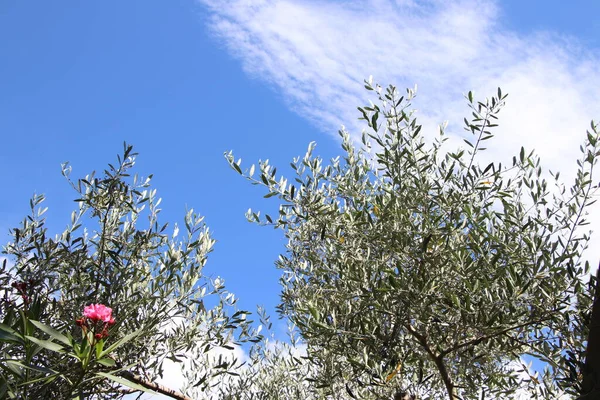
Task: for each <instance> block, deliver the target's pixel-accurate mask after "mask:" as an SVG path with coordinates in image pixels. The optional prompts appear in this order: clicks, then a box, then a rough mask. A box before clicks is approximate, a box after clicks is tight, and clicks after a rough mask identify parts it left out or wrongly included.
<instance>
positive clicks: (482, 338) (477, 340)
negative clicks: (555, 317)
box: [440, 317, 552, 357]
mask: <svg viewBox="0 0 600 400" xmlns="http://www.w3.org/2000/svg"><path fill="white" fill-rule="evenodd" d="M550 319H552V317H546V318H542V319H538V320H535V321H529V322H524V323H522V324H519V325H513V326H511V327H508V328H505V329H502V330H500V331H496V332H494V333H490V334H489V335H484V336H480V337H478V338H475V339H471V340H467V341H466V342H462V343H459V344H457V345H455V346H453V347H450V348H449V349H446V350H444V351H442V352H440V357H444V356H446V355H448V354H450V353H453V352H455V351H457V350H460V349H462V348H463V347H467V346H476V345H478V344H480V343H481V342H485V341H487V340H490V339H493V338H495V337H497V336H501V335H504V334H505V333H507V332H510V331H512V330H515V329H519V328H524V327H526V326H529V325H534V324H539V323H541V322H544V321H548V320H550Z"/></svg>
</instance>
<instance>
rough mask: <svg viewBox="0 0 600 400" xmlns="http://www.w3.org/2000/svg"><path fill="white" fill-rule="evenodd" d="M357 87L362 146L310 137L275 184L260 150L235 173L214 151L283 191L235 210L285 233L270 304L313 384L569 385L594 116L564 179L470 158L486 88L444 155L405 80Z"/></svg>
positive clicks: (529, 164) (480, 135)
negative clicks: (297, 339) (365, 98)
mask: <svg viewBox="0 0 600 400" xmlns="http://www.w3.org/2000/svg"><path fill="white" fill-rule="evenodd" d="M365 87H366V89H367V90H369V91H370V92H371V93H374V95H375V98H376V99H375V100H376V101H375V103H373V102H371V104H370V105H369V106H366V107H360V108H359V109H358V110H359V112H360V116H361V119H362V120H364V121H365V124H366V127H365V128H366V129H365V131H363V135H362V143H355V142H353V140H352V139H351V136H350V134H349V133H347V132H346V131H345V130H344V129H342V131H341V132H340V135H341V138H342V148H343V150H344V153H343V155H342V156H341V157H338V158H334V159H332V160H331V161H330V162H326V161H324V160H323V159H321V158H320V157H318V156H314V155H313V149H314V144H312V143H311V145H310V146H309V149H308V152H307V153H306V155H305V156H304V157H299V158H297V159H295V160H294V162H293V163H291V167H292V168H293V169H294V170H295V173H296V176H295V177H294V178H293V179H291V178H290V179H286V178H285V177H281V176H279V175H277V172H276V169H275V168H274V167H273V166H271V165H270V164H269V163H268V161H261V162H259V164H258V168H255V166H252V167H251V168H249V169H248V170H247V171H246V172H244V171H243V170H242V168H241V166H240V164H241V161H240V160H238V161H236V160H235V158H234V156H233V154H231V153H227V154H226V158H227V159H228V161H229V162H230V165H231V166H232V167H233V168H234V169H235V170H236V171H238V172H239V173H240V174H244V175H245V176H246V177H247V178H248V179H249V180H250V181H251V182H252V183H253V184H257V185H262V186H264V187H265V188H266V189H267V194H266V195H265V197H274V196H276V197H278V198H279V199H280V201H281V205H280V208H279V214H278V215H276V216H270V215H264V217H261V216H260V213H255V212H252V211H249V213H248V218H249V219H250V220H251V221H256V222H258V223H261V224H265V225H274V226H275V227H276V228H279V229H281V230H282V231H283V232H284V234H285V236H286V238H287V240H288V243H287V251H286V253H285V254H282V255H281V256H280V257H279V259H278V261H277V262H276V264H277V266H278V267H279V268H280V269H281V270H282V271H283V272H282V278H281V284H282V286H283V291H282V295H281V299H282V303H281V306H280V311H281V313H282V315H284V316H286V317H289V319H290V321H291V322H292V323H293V324H295V326H296V327H297V328H298V330H299V332H300V333H301V335H302V338H303V340H304V341H305V342H306V345H307V357H308V358H309V359H310V362H311V363H312V365H313V366H314V367H315V368H317V369H318V371H319V372H318V374H317V375H315V379H316V380H317V381H316V383H315V384H316V386H317V387H320V388H324V390H325V392H324V393H325V395H330V396H335V395H336V393H338V392H339V388H340V387H342V388H343V389H344V391H345V393H346V394H347V395H348V396H350V397H354V398H379V397H377V396H378V395H375V394H374V395H372V396H370V397H369V396H367V394H366V392H364V390H365V388H379V389H385V390H387V393H388V394H389V396H388V398H390V396H392V395H393V394H394V393H396V395H397V397H401V396H400V394H399V393H405V394H407V395H411V396H415V397H418V398H430V399H439V398H442V397H446V398H448V399H450V400H457V399H475V398H484V397H485V398H489V397H490V396H491V397H492V398H517V397H518V396H520V395H522V394H523V393H524V392H526V393H528V395H530V396H534V397H539V398H558V396H559V395H560V393H564V392H566V393H575V392H576V390H577V387H578V386H577V385H579V384H580V382H579V381H578V380H580V377H578V375H577V371H575V374H573V372H574V371H573V368H572V367H573V365H575V364H574V363H573V362H569V360H571V361H572V358H573V357H569V356H568V354H570V355H571V356H573V355H575V356H577V354H579V355H580V354H581V353H582V351H583V344H584V341H585V340H586V335H587V331H586V327H585V324H584V323H581V321H584V320H585V318H586V313H587V312H588V310H589V306H590V302H591V296H590V292H589V290H588V288H587V286H586V284H585V283H584V277H585V276H586V275H587V274H588V273H589V266H588V264H587V263H584V262H582V260H581V256H582V253H583V251H584V249H585V248H586V246H587V242H588V240H589V232H588V231H587V230H586V228H585V225H586V224H587V222H586V219H585V216H586V213H587V210H588V208H589V206H590V205H591V204H592V203H593V197H592V195H593V193H594V190H595V189H596V185H595V183H594V181H593V179H594V176H593V171H594V166H595V164H596V162H597V159H598V156H599V155H600V148H599V146H600V134H599V130H598V125H597V124H595V123H594V122H592V124H591V128H590V130H589V132H588V133H587V136H586V137H585V142H584V143H583V145H582V146H581V152H582V155H581V159H580V160H579V161H578V162H577V165H578V169H577V173H576V177H575V181H574V183H573V184H572V185H571V186H569V187H565V185H564V184H562V183H561V181H560V178H559V173H558V172H557V173H552V172H549V173H548V174H547V173H546V171H544V170H543V169H542V166H541V163H540V159H539V157H538V156H536V154H535V153H534V152H529V151H526V150H525V149H524V148H521V151H520V153H519V154H517V155H516V156H515V157H514V158H513V159H512V163H511V164H510V165H502V164H500V163H498V162H492V163H489V164H487V163H486V164H483V165H482V164H480V162H481V161H480V160H481V158H482V157H481V153H482V151H484V150H485V147H486V146H493V143H494V141H493V129H494V127H496V123H497V118H498V114H499V112H500V111H501V109H502V107H503V106H504V104H505V100H506V97H507V96H506V94H503V93H502V92H501V90H500V89H498V92H497V94H496V95H495V96H493V97H491V98H489V99H486V100H484V101H476V100H475V99H474V98H473V94H472V93H471V92H469V93H468V95H467V96H466V100H467V103H468V105H469V107H470V108H471V117H470V118H469V119H465V120H464V124H465V126H464V128H465V130H466V132H467V135H465V139H464V142H465V143H464V145H463V147H461V148H459V149H456V150H454V149H450V150H448V149H447V148H446V147H447V143H446V144H444V143H445V142H446V141H447V137H446V136H445V132H444V126H441V127H440V129H439V135H437V136H436V137H435V138H434V139H433V140H428V139H427V138H426V137H425V135H424V133H423V131H422V129H421V125H419V124H418V122H417V120H416V117H415V114H414V112H413V111H412V109H411V101H412V100H413V97H414V94H415V93H414V91H412V90H408V91H407V93H406V95H405V96H402V95H401V93H400V92H399V91H398V90H397V89H396V88H395V87H394V86H389V87H387V88H386V89H385V90H384V89H382V88H381V86H378V85H373V84H372V83H371V82H369V81H366V82H365ZM255 170H257V171H256V174H255ZM582 227H583V230H582ZM525 355H527V356H529V357H530V358H529V359H534V360H537V361H536V364H535V366H534V367H533V368H529V367H528V366H526V365H525V364H526V363H527V362H528V359H527V358H524V356H525ZM575 358H577V357H575ZM569 368H571V369H569ZM379 389H377V390H379ZM360 391H362V392H360ZM357 392H360V393H362V394H357Z"/></svg>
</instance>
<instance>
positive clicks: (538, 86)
mask: <svg viewBox="0 0 600 400" xmlns="http://www.w3.org/2000/svg"><path fill="white" fill-rule="evenodd" d="M199 1H200V3H202V4H203V5H204V6H205V7H206V8H207V9H208V10H209V15H210V17H209V24H210V28H211V31H212V32H213V33H214V35H215V37H216V38H218V40H219V41H220V42H221V43H222V44H223V45H224V46H226V48H227V49H228V50H229V52H230V53H231V54H233V55H234V56H235V57H237V58H238V59H239V60H240V61H241V64H242V66H243V68H244V70H245V71H247V73H248V74H250V75H252V76H253V77H257V78H259V79H261V80H263V81H265V82H266V83H268V84H270V85H271V86H272V87H273V88H274V89H275V90H276V91H277V92H278V93H280V94H282V95H283V97H284V98H285V99H286V101H287V102H288V104H289V105H290V107H291V108H293V109H294V110H295V111H296V112H298V113H299V114H300V115H302V116H304V117H306V118H308V119H310V120H311V121H312V122H314V123H315V125H316V126H317V127H318V128H319V129H320V130H321V131H323V132H327V133H331V134H336V132H337V130H338V128H339V126H340V125H341V124H344V125H345V126H346V127H347V128H348V129H349V130H350V131H351V132H353V133H354V134H355V135H359V134H360V130H361V125H360V124H359V123H358V122H357V117H358V114H357V111H356V106H357V105H363V104H365V103H366V101H367V96H366V94H365V91H364V89H363V88H362V85H361V83H362V80H363V79H364V78H366V77H368V76H369V75H373V76H374V77H375V79H376V80H377V81H378V82H380V83H381V84H387V83H393V84H395V85H396V86H398V87H400V88H402V87H413V86H414V85H415V84H418V87H419V90H418V98H417V99H416V101H415V103H414V106H415V107H416V108H417V109H420V110H421V111H419V113H418V116H419V118H420V120H421V122H422V123H424V125H425V129H426V131H429V132H433V131H434V129H435V128H436V126H437V124H439V123H441V122H443V121H445V120H449V125H448V132H449V133H450V134H453V135H454V136H455V137H457V136H459V135H462V134H463V132H462V122H461V121H462V117H463V116H465V115H468V109H467V107H466V105H465V102H464V101H463V94H464V93H465V92H467V91H469V90H473V91H474V92H475V94H476V97H479V98H481V97H485V96H486V95H492V94H494V93H495V89H496V87H498V86H501V87H502V89H503V91H504V92H508V93H510V96H509V98H508V103H507V106H506V108H505V109H504V110H503V111H502V112H501V115H500V117H501V120H500V124H501V126H500V127H499V129H498V130H497V140H496V141H495V142H494V143H493V146H492V145H490V147H493V149H494V150H493V151H490V152H489V155H490V156H493V157H494V158H496V159H500V160H502V161H505V162H506V161H509V160H510V159H511V158H512V155H513V154H516V153H517V152H518V150H519V148H520V146H522V145H523V146H525V147H526V149H529V150H530V149H535V150H536V151H537V153H538V154H540V155H541V156H542V162H543V163H544V165H545V166H546V167H548V168H550V169H552V170H560V171H563V176H565V177H566V178H572V177H573V172H574V171H575V167H576V165H575V160H576V158H577V157H578V148H579V144H580V143H581V142H582V141H583V139H584V137H585V131H586V128H587V127H588V126H589V121H590V120H591V119H593V118H594V119H598V118H600V96H598V95H597V88H598V87H600V62H599V61H600V60H599V59H598V58H597V57H596V56H594V55H593V54H592V52H590V51H587V49H585V48H583V47H582V46H581V45H580V44H579V43H578V42H577V40H576V39H574V38H569V37H565V36H563V35H560V33H557V32H537V33H535V34H532V35H528V36H524V35H520V34H518V33H516V32H512V31H510V30H508V29H507V28H505V27H504V26H503V25H502V23H501V20H502V15H503V14H502V9H501V8H500V7H501V2H494V1H490V0H459V1H455V2H446V1H442V0H422V1H420V0H397V1H395V2H394V1H387V0H370V1H361V2H358V1H354V2H350V1H302V0H300V1H299V0H294V1H291V0H288V1H286V0H199ZM310 139H313V138H310ZM596 214H597V213H596ZM593 223H594V224H593V226H595V227H596V229H600V218H598V216H597V215H596V216H595V217H594V218H593ZM595 247H598V249H597V250H596V249H592V251H590V252H589V253H588V258H590V260H598V259H599V258H600V246H595ZM594 263H595V262H594Z"/></svg>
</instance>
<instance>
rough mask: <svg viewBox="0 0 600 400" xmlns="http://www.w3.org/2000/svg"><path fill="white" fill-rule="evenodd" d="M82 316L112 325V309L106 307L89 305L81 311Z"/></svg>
mask: <svg viewBox="0 0 600 400" xmlns="http://www.w3.org/2000/svg"><path fill="white" fill-rule="evenodd" d="M83 316H84V317H86V318H88V319H90V320H92V321H94V322H96V321H102V322H106V323H109V324H113V323H114V321H115V320H114V319H113V317H112V308H110V307H106V306H105V305H103V304H90V305H89V306H86V307H85V308H84V309H83Z"/></svg>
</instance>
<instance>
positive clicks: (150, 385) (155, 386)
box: [120, 371, 193, 400]
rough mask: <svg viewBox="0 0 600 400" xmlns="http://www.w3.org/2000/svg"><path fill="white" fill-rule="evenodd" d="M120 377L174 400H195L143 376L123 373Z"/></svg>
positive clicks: (127, 372)
mask: <svg viewBox="0 0 600 400" xmlns="http://www.w3.org/2000/svg"><path fill="white" fill-rule="evenodd" d="M120 375H121V376H123V377H124V378H126V379H129V380H130V381H132V382H135V383H137V384H138V385H140V386H143V387H145V388H146V389H150V390H154V391H155V392H157V393H160V394H163V395H165V396H168V397H171V398H172V399H178V400H193V399H192V398H191V397H188V396H186V395H185V394H183V393H180V392H178V391H176V390H173V389H171V388H168V387H166V386H163V385H161V384H159V383H156V382H152V381H149V380H147V379H145V378H143V377H142V376H140V375H135V374H133V373H131V372H129V371H122V372H121V374H120Z"/></svg>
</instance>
